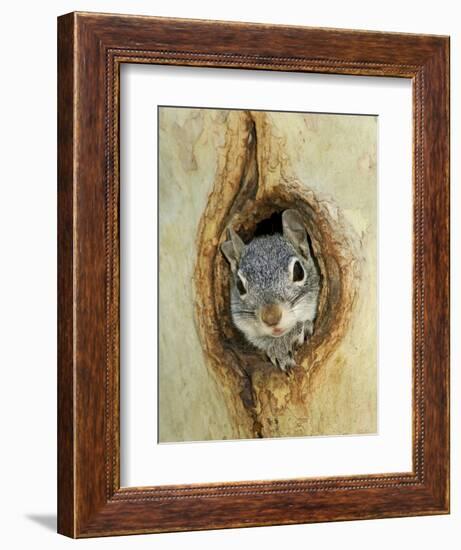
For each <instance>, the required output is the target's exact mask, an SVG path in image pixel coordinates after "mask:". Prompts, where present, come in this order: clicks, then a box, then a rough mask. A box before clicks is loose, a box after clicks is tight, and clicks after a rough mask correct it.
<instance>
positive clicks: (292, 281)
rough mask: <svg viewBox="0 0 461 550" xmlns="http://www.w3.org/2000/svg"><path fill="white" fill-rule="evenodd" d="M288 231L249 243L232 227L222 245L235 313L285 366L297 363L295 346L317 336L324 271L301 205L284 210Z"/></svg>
mask: <svg viewBox="0 0 461 550" xmlns="http://www.w3.org/2000/svg"><path fill="white" fill-rule="evenodd" d="M282 227H283V234H280V233H277V234H274V235H264V236H258V237H255V238H253V240H251V241H250V242H249V243H248V244H245V243H244V242H243V241H242V239H241V238H240V237H239V236H238V235H237V233H236V232H235V231H234V230H233V229H232V228H229V229H228V231H229V240H227V241H226V242H224V243H223V244H222V245H221V251H222V252H223V254H224V256H225V258H226V259H227V261H228V262H229V264H230V268H231V274H232V276H231V284H230V300H231V315H232V320H233V322H234V324H235V326H236V327H237V328H238V329H239V330H240V331H241V332H242V333H243V335H244V336H245V338H246V339H247V340H248V341H249V342H250V343H251V344H253V345H254V346H255V347H257V348H258V349H260V350H262V351H264V352H265V353H266V355H267V356H268V358H269V359H270V361H271V362H272V363H273V364H274V365H276V366H278V367H279V368H280V369H281V370H282V371H284V372H288V371H289V369H290V368H291V367H294V366H295V361H294V359H293V350H294V348H295V347H296V346H300V345H301V344H302V343H303V342H304V341H305V340H306V339H307V338H309V337H310V336H312V334H313V331H314V321H315V318H316V316H317V308H318V301H319V294H320V273H319V271H318V268H317V265H316V263H315V262H314V259H313V257H312V254H311V251H310V248H309V242H308V238H307V233H306V230H305V228H304V226H303V224H302V219H301V216H300V214H299V213H298V212H297V211H296V210H285V211H284V212H283V214H282Z"/></svg>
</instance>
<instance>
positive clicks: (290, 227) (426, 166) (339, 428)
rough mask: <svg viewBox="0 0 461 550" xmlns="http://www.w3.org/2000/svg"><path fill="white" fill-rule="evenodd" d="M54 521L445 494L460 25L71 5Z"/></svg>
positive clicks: (91, 524) (99, 525)
mask: <svg viewBox="0 0 461 550" xmlns="http://www.w3.org/2000/svg"><path fill="white" fill-rule="evenodd" d="M58 71H59V75H58V76H59V79H58V80H59V90H58V147H59V161H58V233H59V235H58V265H59V276H58V281H59V284H58V293H59V299H58V303H59V311H58V317H59V328H58V397H59V399H58V531H59V532H60V533H62V534H64V535H67V536H70V537H97V536H108V535H122V534H135V533H155V532H165V531H183V530H195V529H218V528H229V527H243V526H258V525H276V524H294V523H309V522H319V521H337V520H353V519H370V518H384V517H398V516H413V515H429V514H445V513H448V512H449V39H448V37H442V36H432V35H411V34H396V33H380V32H366V31H349V30H337V29H318V28H308V27H288V26H274V25H262V24H247V23H230V22H217V21H198V20H182V19H166V18H156V17H137V16H123V15H110V14H104V15H103V14H92V13H71V14H68V15H64V16H62V17H60V18H59V20H58Z"/></svg>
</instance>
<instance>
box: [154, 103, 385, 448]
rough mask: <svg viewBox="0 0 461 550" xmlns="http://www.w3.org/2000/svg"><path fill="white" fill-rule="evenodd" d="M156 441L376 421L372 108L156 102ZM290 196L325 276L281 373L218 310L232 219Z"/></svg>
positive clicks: (339, 429) (303, 431) (240, 224)
mask: <svg viewBox="0 0 461 550" xmlns="http://www.w3.org/2000/svg"><path fill="white" fill-rule="evenodd" d="M159 162H160V171H159V172H160V181H159V189H160V190H159V200H160V204H159V212H160V223H159V228H160V268H159V276H160V296H159V300H160V319H159V336H160V340H159V347H160V363H159V404H160V406H159V412H160V418H159V428H160V440H161V441H190V440H205V439H229V438H251V437H277V436H302V435H319V434H323V435H328V434H351V433H357V434H359V433H373V432H375V431H376V390H377V388H376V380H377V365H376V350H377V341H376V337H377V335H376V329H377V327H376V307H377V304H376V224H377V220H376V118H375V117H359V116H332V115H316V114H287V113H264V112H243V111H218V110H199V109H175V108H168V109H163V110H162V111H161V115H160V148H159ZM287 207H295V208H297V209H298V210H299V211H300V212H301V213H302V214H303V217H304V219H305V225H306V228H307V230H308V232H309V234H310V236H311V239H312V245H313V248H314V251H315V254H316V257H317V259H318V262H319V265H320V267H321V271H322V274H323V277H324V284H323V288H322V297H321V303H320V308H319V315H318V319H317V322H316V328H315V333H314V336H313V338H312V340H311V342H310V343H308V344H307V345H305V346H304V347H303V348H302V349H301V350H300V351H299V352H298V353H297V355H296V360H297V364H298V367H297V368H296V369H295V370H294V372H293V374H292V375H291V376H290V377H287V376H286V375H284V374H283V373H281V372H279V371H277V370H276V369H275V368H274V367H273V366H272V365H271V364H270V363H269V362H268V361H267V360H266V359H265V357H264V356H263V355H262V354H261V353H258V352H256V351H255V350H252V349H251V346H249V345H247V344H246V343H245V341H244V339H243V338H242V337H241V335H239V334H238V332H237V331H236V329H235V328H234V327H233V325H232V322H231V320H230V316H229V303H228V286H229V279H228V275H229V269H228V266H227V264H226V262H225V260H224V258H223V257H222V254H221V253H220V251H219V244H220V243H221V242H222V241H223V240H224V239H225V229H226V227H227V226H228V225H229V224H232V225H233V227H234V228H235V229H236V230H237V231H238V232H239V233H240V234H241V235H242V236H243V237H244V238H247V239H248V238H251V234H252V231H253V230H254V227H255V224H256V223H257V222H259V221H260V220H261V219H264V218H265V217H267V216H268V215H270V214H271V213H272V212H274V211H281V210H283V209H284V208H287Z"/></svg>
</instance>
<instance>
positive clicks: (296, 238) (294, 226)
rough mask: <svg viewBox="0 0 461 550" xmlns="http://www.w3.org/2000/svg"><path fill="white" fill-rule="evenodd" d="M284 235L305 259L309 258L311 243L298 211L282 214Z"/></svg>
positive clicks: (287, 211) (286, 211)
mask: <svg viewBox="0 0 461 550" xmlns="http://www.w3.org/2000/svg"><path fill="white" fill-rule="evenodd" d="M282 225H283V235H284V237H286V238H287V239H288V240H289V241H290V242H291V244H292V245H293V246H294V247H295V248H296V250H299V251H300V252H301V253H302V254H303V256H304V257H305V258H309V256H310V252H309V242H308V240H307V233H306V229H305V228H304V225H303V222H302V218H301V214H300V213H299V212H298V211H297V210H285V212H284V213H283V214H282Z"/></svg>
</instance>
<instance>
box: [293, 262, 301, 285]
mask: <svg viewBox="0 0 461 550" xmlns="http://www.w3.org/2000/svg"><path fill="white" fill-rule="evenodd" d="M303 279H304V269H303V268H302V266H301V264H300V263H299V262H298V260H296V262H295V263H294V264H293V281H294V282H295V283H297V282H299V281H302V280H303Z"/></svg>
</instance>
